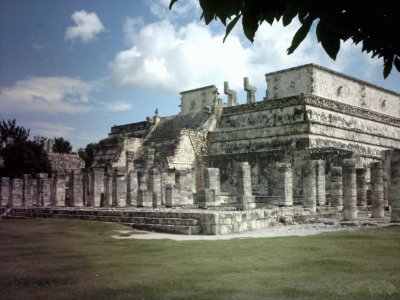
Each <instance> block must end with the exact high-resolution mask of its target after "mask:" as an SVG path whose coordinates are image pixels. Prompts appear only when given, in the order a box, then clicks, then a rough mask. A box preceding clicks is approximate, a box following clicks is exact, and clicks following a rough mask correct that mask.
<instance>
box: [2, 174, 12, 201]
mask: <svg viewBox="0 0 400 300" xmlns="http://www.w3.org/2000/svg"><path fill="white" fill-rule="evenodd" d="M9 196H10V178H8V177H0V207H2V206H3V207H4V206H7V204H8V198H9Z"/></svg>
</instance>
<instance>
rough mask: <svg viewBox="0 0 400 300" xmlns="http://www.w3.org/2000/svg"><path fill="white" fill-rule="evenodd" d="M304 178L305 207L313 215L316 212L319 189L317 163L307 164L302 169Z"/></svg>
mask: <svg viewBox="0 0 400 300" xmlns="http://www.w3.org/2000/svg"><path fill="white" fill-rule="evenodd" d="M302 176H303V205H304V207H305V208H308V209H309V210H310V211H311V212H312V213H315V212H316V205H317V187H316V162H315V161H313V160H311V161H308V162H306V164H305V165H304V167H303V169H302Z"/></svg>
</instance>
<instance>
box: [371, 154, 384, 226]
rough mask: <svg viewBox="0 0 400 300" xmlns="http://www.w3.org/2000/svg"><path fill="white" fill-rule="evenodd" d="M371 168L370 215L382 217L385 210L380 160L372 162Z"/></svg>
mask: <svg viewBox="0 0 400 300" xmlns="http://www.w3.org/2000/svg"><path fill="white" fill-rule="evenodd" d="M370 169H371V217H372V218H383V217H384V215H385V210H384V207H383V170H382V162H380V161H378V162H373V163H371V164H370Z"/></svg>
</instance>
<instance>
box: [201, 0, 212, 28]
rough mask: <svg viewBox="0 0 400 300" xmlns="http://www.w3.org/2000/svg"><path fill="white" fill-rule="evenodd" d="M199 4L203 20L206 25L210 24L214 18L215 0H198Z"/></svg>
mask: <svg viewBox="0 0 400 300" xmlns="http://www.w3.org/2000/svg"><path fill="white" fill-rule="evenodd" d="M199 2H200V6H201V9H202V10H203V16H204V21H205V22H206V25H208V24H210V22H211V21H212V20H214V19H215V16H216V14H215V12H216V1H209V0H200V1H199Z"/></svg>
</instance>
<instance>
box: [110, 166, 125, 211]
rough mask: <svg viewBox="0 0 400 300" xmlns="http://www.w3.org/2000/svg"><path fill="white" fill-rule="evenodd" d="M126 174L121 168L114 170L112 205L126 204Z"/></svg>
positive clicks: (121, 205) (120, 205) (122, 205)
mask: <svg viewBox="0 0 400 300" xmlns="http://www.w3.org/2000/svg"><path fill="white" fill-rule="evenodd" d="M126 177H127V176H126V174H125V172H124V171H123V170H118V169H115V170H114V174H113V190H112V199H113V201H112V202H113V206H119V207H124V206H126V194H127V193H126V191H127V186H126Z"/></svg>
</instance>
